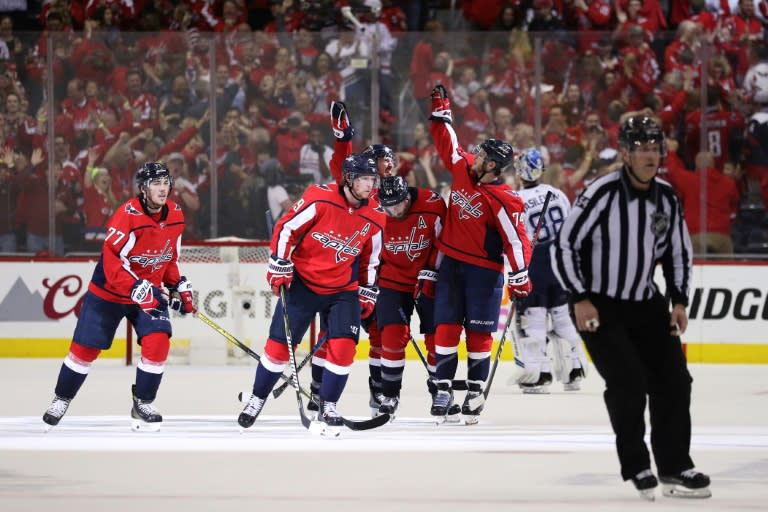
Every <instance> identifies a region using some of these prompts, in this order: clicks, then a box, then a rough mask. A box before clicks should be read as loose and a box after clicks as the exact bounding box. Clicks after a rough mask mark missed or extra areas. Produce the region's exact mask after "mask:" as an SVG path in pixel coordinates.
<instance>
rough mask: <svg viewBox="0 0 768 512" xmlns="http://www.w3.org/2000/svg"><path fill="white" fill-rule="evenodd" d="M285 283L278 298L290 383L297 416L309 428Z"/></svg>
mask: <svg viewBox="0 0 768 512" xmlns="http://www.w3.org/2000/svg"><path fill="white" fill-rule="evenodd" d="M285 296H286V293H285V285H284V284H282V285H280V300H281V301H282V303H283V304H282V306H283V324H284V326H285V341H286V343H287V344H288V361H290V363H291V369H292V370H293V374H291V385H292V386H293V387H294V388H295V389H296V403H297V404H298V406H299V416H300V417H301V424H302V425H304V428H306V429H309V427H310V426H311V425H312V420H311V419H310V418H309V416H307V413H305V412H304V401H303V400H302V399H301V386H300V385H299V370H298V368H296V354H294V346H293V336H291V323H290V322H289V321H288V301H287V300H286V299H285Z"/></svg>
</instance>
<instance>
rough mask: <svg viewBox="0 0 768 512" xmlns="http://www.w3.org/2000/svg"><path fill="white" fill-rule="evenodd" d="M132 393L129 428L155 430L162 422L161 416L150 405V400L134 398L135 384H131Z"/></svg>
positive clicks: (158, 428)
mask: <svg viewBox="0 0 768 512" xmlns="http://www.w3.org/2000/svg"><path fill="white" fill-rule="evenodd" d="M131 394H132V395H133V408H132V409H131V418H133V421H132V422H131V429H133V430H135V431H137V432H139V431H148V432H157V431H158V430H160V425H161V424H162V423H163V417H162V416H161V415H160V413H159V412H157V409H156V408H155V406H154V405H152V400H142V399H141V398H136V385H135V384H134V385H133V386H131Z"/></svg>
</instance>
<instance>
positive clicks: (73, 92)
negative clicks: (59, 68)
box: [61, 78, 104, 131]
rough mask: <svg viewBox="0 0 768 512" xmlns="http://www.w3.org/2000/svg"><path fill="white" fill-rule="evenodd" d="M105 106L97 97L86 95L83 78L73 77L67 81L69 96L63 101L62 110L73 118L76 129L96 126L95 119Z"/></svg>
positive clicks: (88, 128)
mask: <svg viewBox="0 0 768 512" xmlns="http://www.w3.org/2000/svg"><path fill="white" fill-rule="evenodd" d="M103 108H104V107H103V106H102V105H101V103H100V102H99V101H98V100H97V99H95V98H88V97H86V95H85V86H84V85H83V81H82V80H80V79H79V78H73V79H72V80H70V81H69V82H68V83H67V97H66V98H64V99H63V100H62V102H61V112H62V113H63V114H64V115H67V116H69V117H70V118H71V119H72V125H73V127H74V129H75V130H77V131H79V130H93V129H94V128H96V121H95V119H96V118H97V117H98V112H99V111H100V110H101V109H103Z"/></svg>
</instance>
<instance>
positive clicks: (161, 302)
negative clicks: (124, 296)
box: [131, 279, 168, 318]
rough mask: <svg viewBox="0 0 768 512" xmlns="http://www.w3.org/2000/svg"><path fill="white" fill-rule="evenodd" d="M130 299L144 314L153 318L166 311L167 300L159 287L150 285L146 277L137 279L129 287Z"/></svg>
mask: <svg viewBox="0 0 768 512" xmlns="http://www.w3.org/2000/svg"><path fill="white" fill-rule="evenodd" d="M131 300H132V301H133V302H135V303H136V304H138V305H139V307H140V308H141V309H142V311H144V312H145V313H146V314H148V315H151V316H153V317H155V318H157V317H159V316H160V315H162V314H163V313H164V312H166V311H168V301H167V300H165V297H163V292H162V290H160V288H158V287H156V286H152V283H150V282H149V281H147V280H146V279H137V280H136V282H135V283H133V288H131Z"/></svg>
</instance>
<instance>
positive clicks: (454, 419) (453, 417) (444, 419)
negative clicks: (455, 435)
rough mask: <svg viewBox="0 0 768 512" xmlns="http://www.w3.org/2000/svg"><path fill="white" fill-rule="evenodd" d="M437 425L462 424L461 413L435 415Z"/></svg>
mask: <svg viewBox="0 0 768 512" xmlns="http://www.w3.org/2000/svg"><path fill="white" fill-rule="evenodd" d="M435 424H437V425H461V424H462V423H461V414H448V415H446V416H435Z"/></svg>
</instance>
